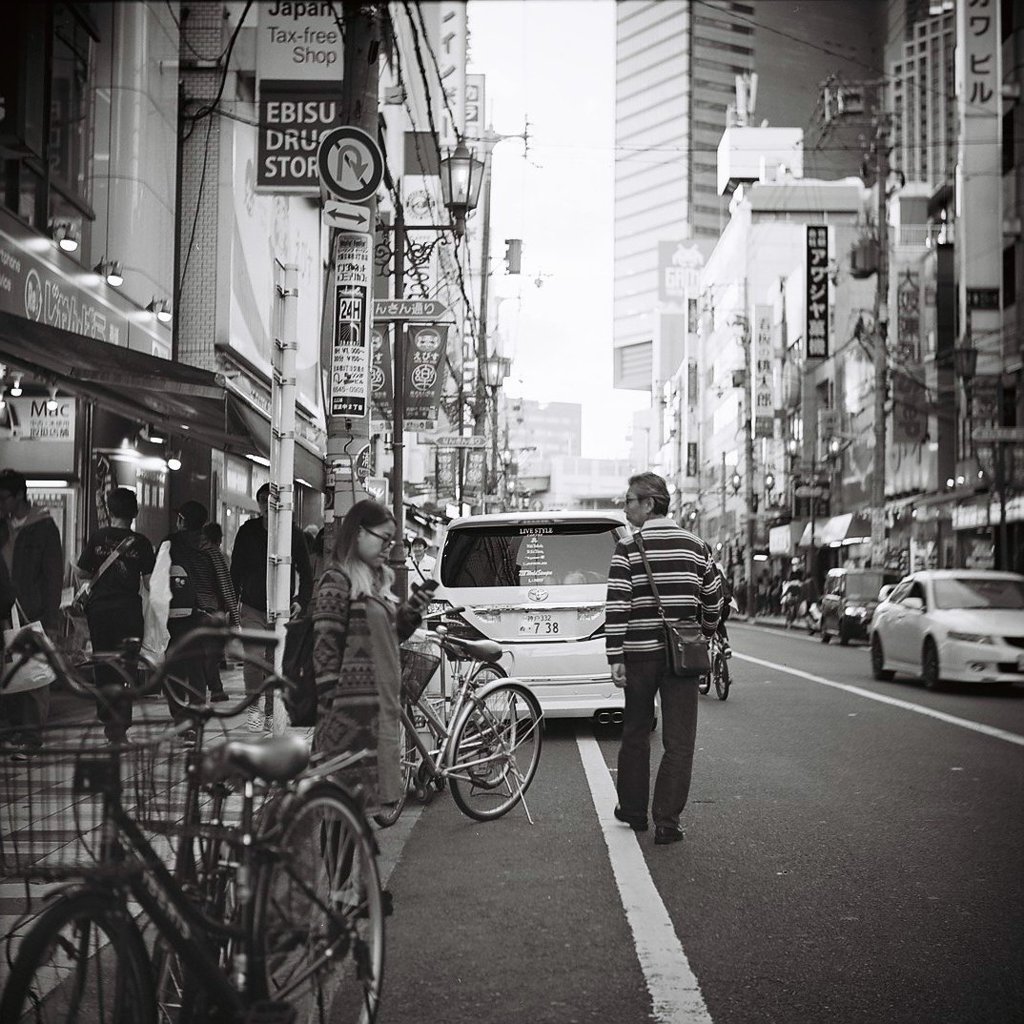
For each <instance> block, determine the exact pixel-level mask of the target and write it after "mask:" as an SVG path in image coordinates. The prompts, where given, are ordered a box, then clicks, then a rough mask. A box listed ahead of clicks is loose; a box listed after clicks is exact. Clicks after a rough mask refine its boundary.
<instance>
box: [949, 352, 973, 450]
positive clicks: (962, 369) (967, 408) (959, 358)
mask: <svg viewBox="0 0 1024 1024" xmlns="http://www.w3.org/2000/svg"><path fill="white" fill-rule="evenodd" d="M953 370H954V372H955V373H956V375H957V376H958V377H959V378H960V380H961V381H962V382H963V385H964V417H963V433H962V435H961V440H960V457H961V458H964V457H966V455H967V453H968V449H969V448H970V443H971V421H972V419H973V417H974V409H973V407H972V406H973V403H972V400H971V399H972V395H971V391H972V388H973V385H974V378H975V375H976V374H977V372H978V350H977V349H976V348H975V347H974V342H973V341H972V339H971V335H970V333H969V332H968V333H967V334H965V335H964V338H963V343H962V344H960V345H958V346H957V347H956V348H954V349H953Z"/></svg>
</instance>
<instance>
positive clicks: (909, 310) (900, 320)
mask: <svg viewBox="0 0 1024 1024" xmlns="http://www.w3.org/2000/svg"><path fill="white" fill-rule="evenodd" d="M892 389H893V390H892V397H893V437H892V439H893V441H894V442H895V443H896V444H917V443H918V442H919V441H920V440H921V438H922V437H924V435H925V431H926V426H925V409H924V405H925V403H924V396H925V391H924V368H923V367H922V366H921V284H920V278H919V276H918V275H917V274H916V273H914V272H913V271H912V270H910V268H909V267H908V268H907V269H906V270H905V271H904V272H903V273H902V274H900V276H899V279H898V281H897V284H896V365H895V367H894V368H893V371H892Z"/></svg>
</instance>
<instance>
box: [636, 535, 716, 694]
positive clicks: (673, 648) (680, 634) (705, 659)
mask: <svg viewBox="0 0 1024 1024" xmlns="http://www.w3.org/2000/svg"><path fill="white" fill-rule="evenodd" d="M635 539H636V546H637V549H638V550H639V552H640V557H641V558H642V559H643V563H644V570H645V571H646V573H647V579H648V581H649V582H650V584H651V591H652V593H653V594H654V600H655V602H656V603H657V605H658V614H659V615H660V616H661V626H662V630H663V631H664V634H665V667H666V668H667V669H668V671H669V673H670V674H671V675H674V676H681V677H684V678H686V677H694V676H703V675H707V674H708V673H709V672H710V671H711V658H710V657H709V655H708V644H707V640H705V639H704V631H703V630H702V629H701V627H700V626H699V625H698V624H697V623H696V622H684V621H682V620H670V619H668V618H666V616H665V608H664V606H663V605H662V603H661V595H660V594H659V593H658V587H657V584H656V583H655V582H654V573H652V572H651V565H650V563H649V562H648V561H647V552H646V551H645V550H644V541H643V537H641V536H640V532H639V531H637V534H636V538H635Z"/></svg>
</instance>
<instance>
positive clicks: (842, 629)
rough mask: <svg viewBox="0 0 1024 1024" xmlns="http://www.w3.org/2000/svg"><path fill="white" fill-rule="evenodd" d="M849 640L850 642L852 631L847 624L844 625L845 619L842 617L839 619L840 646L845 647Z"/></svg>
mask: <svg viewBox="0 0 1024 1024" xmlns="http://www.w3.org/2000/svg"><path fill="white" fill-rule="evenodd" d="M849 642H850V632H849V630H848V629H847V628H846V626H845V625H843V620H842V619H840V620H839V646H840V647H845V646H846V645H847V644H848V643H849Z"/></svg>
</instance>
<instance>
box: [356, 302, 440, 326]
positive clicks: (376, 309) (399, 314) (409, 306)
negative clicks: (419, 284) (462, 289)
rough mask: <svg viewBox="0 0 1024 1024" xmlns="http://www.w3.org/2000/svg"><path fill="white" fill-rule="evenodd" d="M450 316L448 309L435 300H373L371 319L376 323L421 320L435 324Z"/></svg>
mask: <svg viewBox="0 0 1024 1024" xmlns="http://www.w3.org/2000/svg"><path fill="white" fill-rule="evenodd" d="M450 315H451V311H450V310H449V309H448V307H447V306H446V305H445V304H444V303H443V302H438V301H437V299H374V300H373V319H374V321H375V322H376V323H380V322H381V321H382V320H422V321H425V322H426V323H435V322H436V321H438V320H440V319H442V317H445V316H450Z"/></svg>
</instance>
